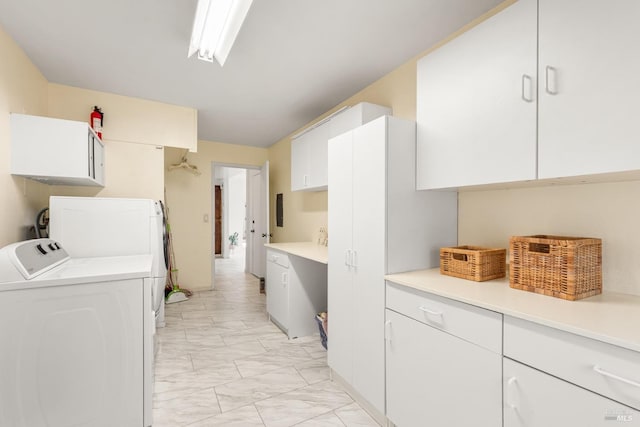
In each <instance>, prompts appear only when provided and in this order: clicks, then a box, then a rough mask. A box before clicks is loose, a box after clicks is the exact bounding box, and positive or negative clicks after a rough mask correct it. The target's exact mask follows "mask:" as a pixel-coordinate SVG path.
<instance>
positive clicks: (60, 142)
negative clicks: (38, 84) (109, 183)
mask: <svg viewBox="0 0 640 427" xmlns="http://www.w3.org/2000/svg"><path fill="white" fill-rule="evenodd" d="M11 173H12V174H13V175H19V176H24V177H26V178H30V179H34V180H36V181H40V182H43V183H45V184H57V185H87V186H98V187H101V186H104V145H103V144H102V141H100V139H99V138H98V137H97V135H96V134H95V133H94V132H93V129H91V127H90V126H89V125H88V124H87V123H85V122H77V121H72V120H62V119H53V118H49V117H39V116H29V115H24V114H11Z"/></svg>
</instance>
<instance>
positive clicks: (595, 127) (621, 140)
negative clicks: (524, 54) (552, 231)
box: [538, 0, 640, 178]
mask: <svg viewBox="0 0 640 427" xmlns="http://www.w3.org/2000/svg"><path fill="white" fill-rule="evenodd" d="M539 5H540V6H539V7H540V18H539V19H540V23H539V44H540V52H539V70H538V75H539V76H540V77H539V80H540V83H539V89H540V98H539V110H540V112H539V124H538V138H539V139H538V152H539V154H538V155H539V172H538V175H539V178H556V177H565V176H579V175H592V174H600V173H610V172H621V171H629V170H636V169H640V143H639V142H638V111H639V110H638V101H639V100H640V84H638V76H640V55H639V54H638V40H640V25H638V22H639V21H640V2H638V1H637V0H615V1H606V0H591V1H581V0H540V1H539Z"/></svg>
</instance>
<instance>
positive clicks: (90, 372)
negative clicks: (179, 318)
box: [0, 239, 155, 427]
mask: <svg viewBox="0 0 640 427" xmlns="http://www.w3.org/2000/svg"><path fill="white" fill-rule="evenodd" d="M151 258H152V257H151V255H149V254H145V255H132V256H117V257H92V258H74V257H70V256H69V254H68V253H67V251H66V250H65V248H64V246H63V245H62V244H60V242H57V241H55V240H52V239H36V240H27V241H24V242H18V243H14V244H11V245H9V246H5V247H4V248H1V249H0V343H1V347H0V348H1V351H0V425H1V426H12V427H45V426H46V427H50V426H78V427H113V426H121V427H129V426H131V427H149V426H151V425H152V402H153V397H152V394H153V393H152V388H153V371H152V369H153V332H154V327H155V320H154V318H153V317H154V315H153V310H152V292H151V284H152V283H151V280H150V271H151V264H152V259H151Z"/></svg>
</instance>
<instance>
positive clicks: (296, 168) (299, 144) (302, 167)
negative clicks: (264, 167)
mask: <svg viewBox="0 0 640 427" xmlns="http://www.w3.org/2000/svg"><path fill="white" fill-rule="evenodd" d="M308 146H309V144H308V133H305V134H304V135H301V136H299V137H298V138H296V139H294V140H293V141H291V191H299V190H304V187H305V185H306V183H307V180H308V179H309V177H308V173H309V172H308V167H309V166H308V164H309V159H308V157H309V148H308Z"/></svg>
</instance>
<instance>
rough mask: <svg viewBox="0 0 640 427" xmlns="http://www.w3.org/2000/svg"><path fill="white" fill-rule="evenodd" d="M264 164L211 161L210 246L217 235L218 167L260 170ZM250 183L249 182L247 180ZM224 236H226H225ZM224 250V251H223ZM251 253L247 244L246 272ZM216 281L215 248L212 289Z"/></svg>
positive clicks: (212, 259) (212, 263) (212, 258)
mask: <svg viewBox="0 0 640 427" xmlns="http://www.w3.org/2000/svg"><path fill="white" fill-rule="evenodd" d="M261 167H262V166H256V165H245V164H241V163H226V162H211V182H210V185H211V187H210V191H209V194H210V195H211V212H212V220H211V241H210V242H209V246H211V244H212V243H214V239H215V235H216V221H215V217H214V216H215V209H216V201H215V198H214V197H213V191H214V188H215V185H216V168H238V169H244V170H245V171H248V170H260V169H261ZM247 185H248V182H247ZM245 191H246V192H247V204H249V203H251V201H250V200H249V197H248V191H247V190H246V189H245ZM224 209H225V207H224V206H223V215H224ZM223 237H224V236H223ZM222 242H223V247H224V238H223V239H222ZM223 252H224V251H223ZM248 255H249V245H247V247H246V248H245V267H244V269H245V272H246V271H247V260H248V259H249V258H248ZM215 283H216V254H215V250H212V251H211V289H215Z"/></svg>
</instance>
